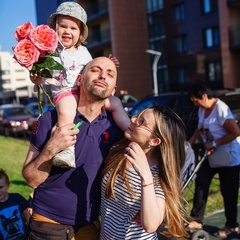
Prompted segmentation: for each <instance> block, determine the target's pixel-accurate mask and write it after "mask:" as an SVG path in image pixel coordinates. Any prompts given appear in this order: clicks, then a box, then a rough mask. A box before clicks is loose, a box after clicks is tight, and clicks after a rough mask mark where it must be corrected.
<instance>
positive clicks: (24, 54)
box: [12, 22, 64, 114]
mask: <svg viewBox="0 0 240 240" xmlns="http://www.w3.org/2000/svg"><path fill="white" fill-rule="evenodd" d="M14 36H15V38H16V40H17V41H18V43H17V45H16V46H15V47H13V48H12V49H13V52H14V56H13V58H14V59H15V60H16V61H17V62H18V63H19V64H20V65H21V66H23V67H25V68H27V69H28V70H29V72H30V76H32V77H35V78H34V79H35V82H34V81H33V80H32V81H33V83H34V84H35V86H36V87H37V91H38V108H39V109H40V111H41V114H42V113H43V112H42V101H41V95H40V93H41V92H40V91H41V90H42V91H43V93H44V94H45V95H46V96H47V98H48V100H49V102H50V103H51V104H52V105H53V106H54V104H53V103H52V100H51V98H50V96H49V95H48V94H47V92H46V91H45V90H44V88H43V86H42V84H43V80H42V78H51V77H52V75H51V73H50V70H63V69H64V67H63V66H62V65H61V64H60V63H58V62H57V61H55V60H54V59H53V56H58V52H57V46H58V37H57V34H56V32H55V31H54V30H53V29H51V28H50V27H49V26H47V25H39V26H37V27H34V26H33V25H32V23H31V22H27V23H24V24H23V25H21V26H18V27H17V29H16V31H15V32H14ZM31 79H33V78H31Z"/></svg>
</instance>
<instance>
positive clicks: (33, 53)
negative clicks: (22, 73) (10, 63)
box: [13, 39, 40, 70]
mask: <svg viewBox="0 0 240 240" xmlns="http://www.w3.org/2000/svg"><path fill="white" fill-rule="evenodd" d="M13 52H14V56H13V58H14V59H16V61H17V62H18V63H19V64H20V65H21V66H23V67H25V68H27V69H28V70H31V69H32V66H33V64H34V63H35V62H37V61H38V58H39V55H40V52H39V50H38V49H37V48H36V47H35V46H34V45H33V44H32V42H31V41H30V40H28V39H23V40H21V41H19V42H18V44H17V45H16V46H15V47H13Z"/></svg>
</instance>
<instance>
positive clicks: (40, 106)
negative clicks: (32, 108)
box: [37, 85, 43, 116]
mask: <svg viewBox="0 0 240 240" xmlns="http://www.w3.org/2000/svg"><path fill="white" fill-rule="evenodd" d="M37 88H38V109H39V110H40V113H41V115H42V116H43V106H42V101H41V92H40V90H41V89H40V86H39V85H38V86H37Z"/></svg>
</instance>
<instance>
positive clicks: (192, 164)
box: [158, 142, 210, 240]
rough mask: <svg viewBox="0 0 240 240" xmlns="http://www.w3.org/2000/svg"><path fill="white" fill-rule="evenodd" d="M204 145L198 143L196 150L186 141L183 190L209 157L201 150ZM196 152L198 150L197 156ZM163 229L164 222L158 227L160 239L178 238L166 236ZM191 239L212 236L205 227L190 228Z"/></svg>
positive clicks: (206, 238)
mask: <svg viewBox="0 0 240 240" xmlns="http://www.w3.org/2000/svg"><path fill="white" fill-rule="evenodd" d="M201 146H202V145H196V149H195V151H194V150H193V148H192V146H191V145H190V143H189V142H185V151H186V159H185V164H184V166H183V169H182V178H183V188H182V189H183V191H184V190H185V188H186V187H187V186H188V184H189V182H190V181H192V180H194V179H195V177H196V173H197V171H198V170H199V168H200V166H201V165H202V163H203V161H205V159H206V157H207V153H206V152H205V151H204V153H202V151H201ZM194 152H197V156H196V155H195V153H194ZM163 230H166V226H165V225H164V223H163V224H162V225H161V226H160V227H159V229H158V239H159V240H176V239H175V238H173V237H170V238H169V237H165V236H164V235H162V234H161V232H163ZM188 232H189V235H190V237H189V239H191V240H210V237H209V235H208V233H207V232H206V231H204V230H203V229H198V230H194V231H193V230H189V231H188Z"/></svg>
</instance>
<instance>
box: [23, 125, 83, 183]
mask: <svg viewBox="0 0 240 240" xmlns="http://www.w3.org/2000/svg"><path fill="white" fill-rule="evenodd" d="M73 127H74V124H73V123H71V124H67V125H65V126H63V127H61V128H56V127H54V128H53V131H52V134H51V137H50V139H49V140H48V142H47V144H46V145H45V146H44V148H43V150H42V151H41V152H39V151H37V150H36V149H35V148H34V147H33V146H31V145H30V147H29V151H28V154H27V157H26V160H25V162H24V164H23V168H22V175H23V177H24V178H25V180H26V182H27V184H28V185H29V186H30V187H32V188H36V187H37V186H38V185H40V184H41V183H43V182H44V181H45V180H46V179H47V178H48V176H49V174H50V171H51V169H52V158H53V157H54V156H55V155H56V154H57V153H59V152H60V151H62V150H64V149H66V148H67V147H69V146H72V145H74V144H75V143H76V134H78V132H79V129H75V130H72V128H73Z"/></svg>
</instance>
